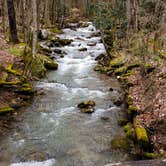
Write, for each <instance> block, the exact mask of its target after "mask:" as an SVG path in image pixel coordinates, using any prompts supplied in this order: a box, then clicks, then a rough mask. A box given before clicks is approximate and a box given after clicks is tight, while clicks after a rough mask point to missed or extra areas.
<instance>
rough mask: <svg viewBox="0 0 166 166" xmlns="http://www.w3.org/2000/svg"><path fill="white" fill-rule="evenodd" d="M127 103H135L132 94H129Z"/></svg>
mask: <svg viewBox="0 0 166 166" xmlns="http://www.w3.org/2000/svg"><path fill="white" fill-rule="evenodd" d="M127 104H128V105H133V98H132V96H131V95H128V96H127Z"/></svg>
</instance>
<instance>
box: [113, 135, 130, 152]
mask: <svg viewBox="0 0 166 166" xmlns="http://www.w3.org/2000/svg"><path fill="white" fill-rule="evenodd" d="M111 145H112V148H113V149H124V150H129V149H130V142H129V140H128V139H127V138H114V139H113V140H112V141H111Z"/></svg>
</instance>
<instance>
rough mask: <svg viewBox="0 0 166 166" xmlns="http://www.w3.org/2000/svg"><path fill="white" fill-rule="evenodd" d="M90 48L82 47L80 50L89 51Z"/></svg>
mask: <svg viewBox="0 0 166 166" xmlns="http://www.w3.org/2000/svg"><path fill="white" fill-rule="evenodd" d="M87 50H88V49H87V48H86V47H83V48H80V49H79V51H87Z"/></svg>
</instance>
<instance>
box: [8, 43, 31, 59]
mask: <svg viewBox="0 0 166 166" xmlns="http://www.w3.org/2000/svg"><path fill="white" fill-rule="evenodd" d="M8 51H9V53H10V54H12V55H15V56H18V57H20V56H24V55H25V54H30V53H31V48H30V47H29V46H27V45H26V44H25V43H19V44H16V45H13V46H12V47H10V48H9V50H8Z"/></svg>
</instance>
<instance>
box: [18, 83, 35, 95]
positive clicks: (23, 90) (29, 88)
mask: <svg viewBox="0 0 166 166" xmlns="http://www.w3.org/2000/svg"><path fill="white" fill-rule="evenodd" d="M17 92H20V93H24V94H32V93H34V91H33V87H32V85H31V84H29V83H24V84H22V85H21V87H20V88H19V89H18V90H17Z"/></svg>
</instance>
